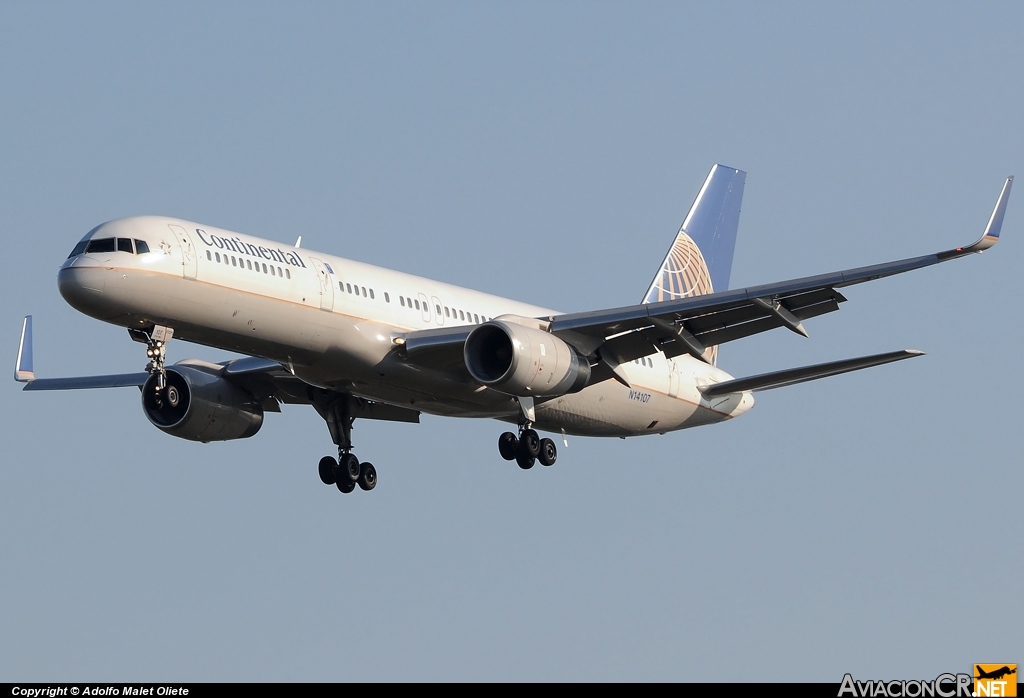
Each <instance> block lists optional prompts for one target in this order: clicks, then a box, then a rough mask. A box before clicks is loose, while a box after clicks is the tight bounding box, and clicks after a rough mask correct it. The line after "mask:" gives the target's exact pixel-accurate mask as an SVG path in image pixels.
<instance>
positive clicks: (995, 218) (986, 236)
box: [954, 175, 1013, 256]
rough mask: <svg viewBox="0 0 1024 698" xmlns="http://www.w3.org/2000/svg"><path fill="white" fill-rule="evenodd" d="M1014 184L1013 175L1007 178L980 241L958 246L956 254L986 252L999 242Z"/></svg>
mask: <svg viewBox="0 0 1024 698" xmlns="http://www.w3.org/2000/svg"><path fill="white" fill-rule="evenodd" d="M1012 186H1013V175H1010V176H1009V177H1007V178H1006V181H1005V182H1004V183H1003V188H1002V190H1001V191H1000V192H999V198H998V199H996V205H995V208H993V209H992V215H991V216H989V219H988V225H986V226H985V232H984V233H982V234H981V237H980V238H978V241H977V242H975V243H974V244H973V245H970V246H968V247H958V248H957V249H956V250H954V252H955V253H956V255H955V256H960V255H963V254H969V253H971V252H984V251H985V250H987V249H989V248H990V247H993V246H994V245H995V244H996V243H997V242H999V234H1000V233H1001V232H1002V229H1003V218H1004V217H1005V216H1006V204H1007V202H1009V200H1010V189H1011V188H1012Z"/></svg>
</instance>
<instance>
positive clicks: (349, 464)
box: [338, 453, 362, 491]
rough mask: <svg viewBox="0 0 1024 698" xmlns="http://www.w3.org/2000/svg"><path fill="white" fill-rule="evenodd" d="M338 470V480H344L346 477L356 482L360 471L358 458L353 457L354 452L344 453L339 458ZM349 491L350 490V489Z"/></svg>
mask: <svg viewBox="0 0 1024 698" xmlns="http://www.w3.org/2000/svg"><path fill="white" fill-rule="evenodd" d="M338 466H339V472H338V480H339V481H340V480H344V479H345V477H348V479H349V480H351V481H352V482H356V481H357V480H358V479H359V476H360V475H361V474H362V471H361V470H360V469H359V459H358V458H356V457H355V454H352V453H346V454H345V455H343V456H342V457H341V458H340V459H339V463H338ZM350 491H351V490H350Z"/></svg>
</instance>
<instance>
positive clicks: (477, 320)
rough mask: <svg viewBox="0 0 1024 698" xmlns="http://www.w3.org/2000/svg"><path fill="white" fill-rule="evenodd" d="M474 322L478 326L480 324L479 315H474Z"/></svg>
mask: <svg viewBox="0 0 1024 698" xmlns="http://www.w3.org/2000/svg"><path fill="white" fill-rule="evenodd" d="M473 322H475V323H476V324H478V325H479V324H480V316H479V315H477V314H476V313H473Z"/></svg>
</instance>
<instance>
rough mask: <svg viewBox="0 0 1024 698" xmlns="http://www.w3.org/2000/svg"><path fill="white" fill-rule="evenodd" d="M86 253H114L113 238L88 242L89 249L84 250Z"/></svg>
mask: <svg viewBox="0 0 1024 698" xmlns="http://www.w3.org/2000/svg"><path fill="white" fill-rule="evenodd" d="M86 251H88V252H113V251H114V238H100V239H99V240H90V241H89V247H88V248H86Z"/></svg>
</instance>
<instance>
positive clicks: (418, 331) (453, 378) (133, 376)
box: [15, 165, 1013, 492]
mask: <svg viewBox="0 0 1024 698" xmlns="http://www.w3.org/2000/svg"><path fill="white" fill-rule="evenodd" d="M745 179H746V173H744V172H742V171H740V170H737V169H733V168H731V167H724V166H722V165H715V166H714V167H713V168H712V169H711V172H710V173H709V174H708V177H707V179H706V180H705V182H704V185H703V186H702V187H701V190H700V193H698V194H697V198H696V200H695V201H694V203H693V206H692V207H691V208H690V210H689V212H688V213H687V215H686V218H685V220H684V221H683V224H682V227H681V228H680V230H679V233H678V234H677V235H676V238H675V240H674V241H673V243H672V246H671V248H670V249H669V251H668V254H667V255H666V256H665V259H664V261H663V262H662V263H661V266H660V267H659V269H658V271H657V273H656V274H655V276H654V280H653V281H652V282H651V284H650V286H649V287H648V289H647V292H646V293H645V294H644V296H643V299H642V301H641V302H640V303H639V304H637V305H629V306H624V307H620V308H610V309H606V310H595V311H587V312H579V313H568V314H566V313H560V312H558V311H555V310H549V309H547V308H540V307H537V306H533V305H527V304H525V303H519V302H516V301H513V300H509V299H506V298H499V297H497V296H492V295H489V294H486V293H481V292H478V291H472V290H469V289H465V288H459V287H457V286H451V285H449V284H444V283H441V282H438V281H431V280H429V279H425V278H421V277H418V276H412V275H410V274H403V273H401V272H397V271H392V270H390V269H382V268H380V267H375V266H371V265H369V264H363V263H361V262H355V261H351V260H348V259H342V258H340V257H334V256H332V255H328V254H324V253H321V252H314V251H312V250H306V249H304V248H302V247H301V246H300V244H301V240H302V238H301V237H300V238H299V239H298V240H297V241H296V243H295V245H284V244H281V243H278V242H273V241H270V240H263V239H260V238H255V237H251V236H248V235H242V234H239V233H233V232H230V231H227V230H220V229H218V228H213V227H210V226H205V225H200V224H196V223H190V222H188V221H183V220H178V219H176V218H164V217H161V216H142V217H136V218H123V219H120V220H114V221H110V222H108V223H104V224H102V225H99V226H97V227H95V228H93V229H92V230H90V231H89V232H88V233H87V234H86V235H85V237H83V238H82V239H81V241H80V242H79V243H78V244H77V245H75V247H74V250H72V252H71V255H70V256H69V257H68V259H67V260H66V261H65V262H64V264H63V265H62V266H61V268H60V271H59V272H58V274H57V285H58V288H59V289H60V293H61V295H62V296H63V297H64V298H65V300H67V302H68V303H70V304H71V306H72V307H74V308H76V309H77V310H80V311H81V312H83V313H85V314H86V315H89V316H91V317H94V318H97V319H99V320H103V321H105V322H109V323H113V324H115V325H118V326H120V327H126V328H127V329H128V334H129V335H130V336H131V338H132V339H134V340H135V341H137V342H141V343H143V344H145V345H146V356H147V357H148V360H149V363H148V365H147V366H146V370H145V372H140V373H129V374H121V375H109V376H89V377H76V378H55V379H37V378H36V377H35V374H34V372H33V366H32V318H31V316H28V317H26V318H25V323H24V326H23V329H22V337H21V346H20V348H19V350H18V359H17V364H16V368H15V379H16V380H18V381H21V382H24V383H26V385H25V390H67V389H76V388H108V387H124V386H135V387H138V388H140V389H141V391H142V408H143V411H144V412H145V414H146V416H147V417H148V418H149V420H150V421H151V422H152V423H153V425H154V426H156V427H157V428H158V429H160V430H162V431H164V432H166V433H168V434H171V435H172V436H177V437H180V438H183V439H191V440H194V441H202V442H209V441H223V440H230V439H243V438H247V437H250V436H252V435H254V434H255V433H256V432H257V431H259V429H260V427H261V426H262V424H263V415H264V413H266V412H279V411H280V410H281V408H280V405H281V404H282V403H287V404H304V405H312V406H313V407H314V408H315V409H316V411H317V412H318V413H319V414H320V416H321V417H323V419H324V420H325V421H326V422H327V427H328V429H329V430H330V434H331V438H332V439H333V441H334V443H335V444H336V445H337V447H338V458H337V459H335V458H334V457H332V456H325V457H324V458H323V459H321V460H320V464H319V474H320V479H321V480H322V481H323V482H324V483H325V484H327V485H332V484H333V485H337V487H338V489H339V490H341V491H342V492H351V491H352V490H353V489H355V487H356V485H357V484H358V485H359V487H361V488H362V489H364V490H371V489H373V487H374V486H375V485H376V482H377V472H376V469H375V468H374V467H373V465H371V464H370V463H365V462H364V463H361V462H360V461H359V459H358V458H357V457H356V456H355V454H353V453H352V424H353V422H354V421H355V420H356V419H383V420H392V421H398V422H418V421H419V416H420V413H421V412H426V413H429V414H436V415H445V416H452V417H488V418H493V419H498V420H502V421H505V422H509V423H511V424H516V425H518V431H517V432H512V431H506V432H505V433H503V434H501V436H500V437H499V439H498V449H499V451H500V453H501V455H502V457H503V458H505V459H506V460H514V461H516V462H517V463H518V464H519V466H520V467H521V468H524V469H528V468H531V467H533V465H534V463H535V462H536V461H538V460H539V461H540V462H541V463H542V464H543V465H551V464H553V463H554V462H555V459H556V457H557V450H556V446H555V442H554V441H553V440H552V439H550V438H541V436H540V435H539V434H538V433H537V431H536V429H540V430H542V431H547V432H554V433H561V435H562V437H563V440H564V438H565V435H566V434H577V435H584V436H618V437H627V436H640V435H643V434H664V433H666V432H669V431H675V430H677V429H685V428H687V427H695V426H700V425H702V424H711V423H713V422H720V421H723V420H726V419H731V418H732V417H736V416H739V415H741V414H743V413H744V412H746V411H747V410H749V409H750V408H751V407H752V406H753V405H754V398H753V396H752V395H751V393H752V392H754V391H757V390H767V389H770V388H778V387H781V386H785V385H792V384H794V383H800V382H803V381H809V380H814V379H817V378H824V377H826V376H833V375H836V374H839V373H845V372H847V371H854V370H858V369H862V368H867V367H870V366H877V365H880V364H884V363H888V362H891V361H899V360H901V359H907V358H911V357H914V356H919V355H920V354H921V352H918V351H912V350H904V351H896V352H890V353H885V354H876V355H873V356H865V357H860V358H854V359H845V360H842V361H835V362H831V363H826V364H819V365H815V366H806V367H802V368H795V369H788V370H784V371H778V372H774V373H767V374H763V375H758V376H752V377H749V378H739V379H736V378H733V377H732V376H730V375H729V374H728V373H726V372H725V371H723V370H721V369H720V368H718V366H717V352H718V345H720V344H723V343H725V342H731V341H733V340H736V339H741V338H743V337H747V336H750V335H752V334H756V333H758V332H764V331H766V330H771V329H774V328H777V327H784V328H787V329H789V330H791V331H793V332H797V333H799V334H801V335H804V336H806V334H807V333H806V331H805V330H804V325H803V323H804V321H805V320H808V319H809V318H813V317H816V316H818V315H822V314H824V313H829V312H832V311H834V310H838V309H839V304H840V303H842V302H844V301H845V300H846V298H844V297H843V295H842V293H841V292H840V290H839V289H841V288H843V287H846V286H852V285H854V284H859V283H862V282H864V281H871V280H873V279H878V278H881V277H883V276H890V275H893V274H899V273H902V272H905V271H910V270H912V269H919V268H921V267H926V266H929V265H932V264H937V263H938V262H944V261H946V260H949V259H954V258H956V257H963V256H965V255H968V254H972V253H974V252H981V251H982V250H985V249H988V248H989V247H992V246H993V245H994V244H995V243H996V242H997V241H998V240H999V232H1000V228H1001V227H1002V223H1003V216H1004V214H1005V212H1006V203H1007V199H1008V197H1009V194H1010V186H1011V184H1012V181H1013V178H1012V177H1011V178H1009V179H1007V180H1006V183H1005V184H1004V185H1003V188H1002V191H1001V192H1000V194H999V198H998V200H997V201H996V206H995V209H994V210H993V211H992V215H991V217H990V218H989V220H988V225H987V226H986V227H985V232H984V234H983V235H982V236H981V238H980V239H979V240H978V241H977V242H975V243H974V244H973V245H970V246H968V247H958V248H956V249H952V250H948V251H945V252H939V253H937V254H929V255H925V256H922V257H915V258H912V259H904V260H901V261H897V262H889V263H886V264H878V265H875V266H869V267H861V268H858V269H850V270H847V271H841V272H836V273H832V274H822V275H820V276H813V277H808V278H803V279H795V280H791V281H783V282H780V283H773V284H766V285H763V286H753V287H749V288H741V289H733V290H730V289H729V274H730V269H731V267H732V258H733V249H734V246H735V242H736V230H737V226H738V224H739V213H740V201H741V199H742V197H743V186H744V182H745ZM172 336H173V337H176V338H179V339H183V340H185V341H189V342H195V343H197V344H205V345H207V346H211V347H217V348H219V349H225V350H230V351H235V352H239V353H242V354H244V355H246V356H245V358H241V359H236V360H233V361H227V362H224V363H220V364H213V363H207V362H205V361H199V360H195V359H186V360H184V361H180V362H179V363H176V364H174V365H171V366H168V365H166V363H165V359H166V355H167V348H168V342H169V341H170V340H171V338H172Z"/></svg>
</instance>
